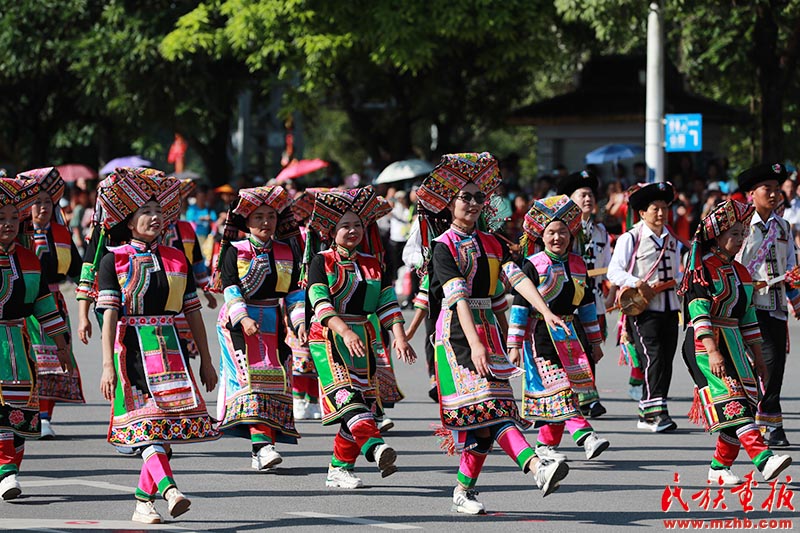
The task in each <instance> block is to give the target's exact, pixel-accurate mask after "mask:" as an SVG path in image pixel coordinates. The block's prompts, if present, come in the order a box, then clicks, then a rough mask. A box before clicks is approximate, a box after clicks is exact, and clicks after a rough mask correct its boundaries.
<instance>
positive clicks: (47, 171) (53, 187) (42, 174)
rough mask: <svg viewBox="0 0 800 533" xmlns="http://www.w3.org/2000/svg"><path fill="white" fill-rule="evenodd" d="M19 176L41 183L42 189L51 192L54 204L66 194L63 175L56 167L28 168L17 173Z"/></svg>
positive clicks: (19, 177)
mask: <svg viewBox="0 0 800 533" xmlns="http://www.w3.org/2000/svg"><path fill="white" fill-rule="evenodd" d="M17 178H18V179H21V180H34V181H36V183H38V184H39V188H40V191H44V192H46V193H47V194H49V195H50V198H52V199H53V203H54V204H57V203H58V201H59V200H61V197H62V196H64V186H65V185H64V178H62V177H61V174H60V173H59V172H58V169H57V168H56V167H44V168H35V169H33V170H26V171H25V172H20V173H19V174H17Z"/></svg>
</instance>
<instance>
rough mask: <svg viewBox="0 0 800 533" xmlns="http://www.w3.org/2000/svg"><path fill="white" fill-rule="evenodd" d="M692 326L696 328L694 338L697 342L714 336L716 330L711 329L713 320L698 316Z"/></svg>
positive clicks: (693, 320)
mask: <svg viewBox="0 0 800 533" xmlns="http://www.w3.org/2000/svg"><path fill="white" fill-rule="evenodd" d="M692 326H693V327H694V338H695V339H697V340H700V339H702V338H703V337H708V336H711V335H713V334H714V330H713V329H712V327H711V320H710V319H709V318H708V317H705V316H698V317H695V318H693V319H692Z"/></svg>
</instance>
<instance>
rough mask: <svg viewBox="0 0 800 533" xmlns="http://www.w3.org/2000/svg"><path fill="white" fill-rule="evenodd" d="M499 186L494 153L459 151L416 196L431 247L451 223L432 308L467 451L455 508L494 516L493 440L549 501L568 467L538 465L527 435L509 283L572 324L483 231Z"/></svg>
mask: <svg viewBox="0 0 800 533" xmlns="http://www.w3.org/2000/svg"><path fill="white" fill-rule="evenodd" d="M500 183H501V178H500V170H499V168H498V166H497V161H496V160H495V158H494V156H492V155H491V154H489V153H486V152H484V153H481V154H475V153H471V154H451V155H446V156H444V157H443V158H442V161H441V163H439V165H438V166H437V167H436V168H435V169H434V170H433V172H431V174H430V176H429V177H428V178H426V180H425V181H424V182H423V184H422V187H421V188H420V189H419V191H418V193H417V194H418V195H419V202H420V203H421V204H422V206H423V208H424V209H425V212H424V213H423V216H424V219H423V225H424V228H423V229H422V231H423V244H425V242H426V240H427V239H426V237H425V235H426V234H429V232H430V234H433V235H435V234H436V233H440V232H439V231H437V229H444V228H441V227H440V228H434V227H433V226H435V225H437V221H439V222H441V221H447V222H446V223H447V224H448V226H446V227H447V229H446V230H444V231H443V232H441V233H440V234H439V235H438V237H436V238H435V240H433V242H432V250H431V254H432V259H431V263H430V265H429V266H428V273H429V275H430V277H431V278H430V295H431V300H432V301H433V300H436V302H432V304H431V308H440V309H441V312H440V313H439V316H438V318H437V323H436V377H437V381H438V386H439V405H440V413H441V419H442V424H443V425H444V429H445V430H449V431H452V432H453V434H454V439H455V443H456V449H457V450H459V451H461V466H460V468H459V472H458V484H457V485H456V488H455V490H454V492H453V510H455V511H457V512H460V513H467V514H479V513H483V512H485V509H484V506H483V504H482V503H480V502H478V501H477V499H476V498H475V494H476V492H475V484H476V482H477V479H478V475H479V474H480V472H481V468H482V467H483V463H484V461H486V457H487V455H488V453H489V451H490V450H491V448H492V442H493V441H497V443H498V444H499V445H500V447H501V448H502V449H503V451H505V452H506V453H507V454H508V455H509V457H511V458H512V459H513V460H514V461H515V462H516V463H517V465H518V466H519V467H520V469H521V470H522V471H523V472H529V471H535V477H536V484H537V485H538V486H539V487H540V488H541V489H542V491H543V493H544V495H545V496H546V495H547V494H549V493H551V492H553V491H554V490H556V489H557V488H558V482H559V481H560V480H562V479H563V478H564V477H565V476H566V475H567V472H568V471H569V467H568V466H567V465H566V463H558V462H555V461H550V460H543V461H538V460H537V458H536V454H535V453H534V451H533V449H532V448H531V446H530V445H529V444H528V442H527V441H526V440H525V437H524V436H523V435H522V432H521V431H520V430H521V429H526V428H528V427H530V422H527V421H525V420H523V419H522V418H521V417H520V414H519V411H518V409H517V404H516V401H515V399H514V391H513V390H512V389H511V384H510V383H509V381H508V380H509V379H510V378H511V377H514V376H516V375H519V373H520V371H519V369H518V368H516V367H515V366H514V365H513V364H511V363H510V362H509V361H508V359H507V357H506V354H505V349H504V348H503V337H504V335H505V334H506V332H505V330H506V321H505V312H506V310H507V309H508V304H507V302H506V288H507V287H508V288H511V287H513V288H516V289H517V290H518V291H519V292H520V294H523V295H524V296H525V297H526V298H528V299H529V300H530V301H531V302H532V303H533V304H534V305H535V307H536V308H537V309H539V310H540V311H541V312H542V314H543V315H544V316H545V320H546V321H547V322H548V323H549V324H551V325H552V326H553V327H556V326H560V327H566V325H565V324H564V323H563V321H562V320H561V319H559V318H558V317H556V316H555V315H554V314H553V313H552V312H551V311H550V310H549V309H548V308H547V304H546V303H545V302H544V300H542V297H541V296H540V295H539V293H538V292H537V290H536V288H535V287H534V286H533V283H531V281H530V280H529V279H528V278H526V277H525V274H523V273H522V271H521V270H520V269H519V267H518V266H517V265H516V264H514V263H513V261H512V260H511V255H510V253H509V251H508V249H507V248H506V247H505V245H504V244H503V243H502V242H500V241H499V240H498V239H497V238H495V237H494V236H493V235H491V234H489V233H484V232H482V231H479V230H478V229H477V228H476V224H477V222H478V218H479V216H480V215H481V211H482V209H483V205H484V203H485V202H486V201H487V196H488V195H490V194H491V193H492V192H494V190H495V189H496V188H497V187H498V186H499V185H500ZM437 215H439V218H438V219H437ZM447 215H450V216H447ZM448 219H449V220H448Z"/></svg>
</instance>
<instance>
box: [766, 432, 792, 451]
mask: <svg viewBox="0 0 800 533" xmlns="http://www.w3.org/2000/svg"><path fill="white" fill-rule="evenodd" d="M764 440H766V441H767V446H769V447H770V448H786V447H787V446H789V439H787V438H786V432H785V431H784V430H783V428H775V429H773V430H771V431H770V432H769V433H767V435H766V438H765V439H764Z"/></svg>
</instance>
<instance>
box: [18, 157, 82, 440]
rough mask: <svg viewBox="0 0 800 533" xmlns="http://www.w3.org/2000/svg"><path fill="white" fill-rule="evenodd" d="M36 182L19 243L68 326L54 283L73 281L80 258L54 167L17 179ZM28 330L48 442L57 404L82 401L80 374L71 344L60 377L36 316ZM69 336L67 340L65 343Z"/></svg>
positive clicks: (53, 350) (53, 347) (64, 305)
mask: <svg viewBox="0 0 800 533" xmlns="http://www.w3.org/2000/svg"><path fill="white" fill-rule="evenodd" d="M17 177H18V178H20V179H23V180H33V181H35V182H36V183H38V184H39V188H40V192H39V195H38V196H37V197H36V198H35V199H34V200H33V204H32V205H31V208H30V209H29V210H26V212H25V214H24V215H25V216H24V218H25V219H26V222H25V223H24V224H23V226H24V229H23V233H22V234H21V235H20V242H21V243H22V244H23V246H25V247H26V248H28V249H30V250H32V251H33V252H34V253H35V254H36V256H37V257H38V258H39V261H41V263H42V274H43V275H44V276H45V277H46V279H47V284H48V287H49V289H50V292H52V293H53V296H54V297H55V299H56V305H57V306H58V311H59V313H61V316H62V317H63V318H64V321H65V322H66V323H67V330H68V331H69V324H70V321H69V316H68V312H67V302H66V301H65V300H64V296H63V295H62V294H61V291H60V290H59V283H61V282H62V281H64V280H65V279H66V278H67V277H69V278H77V277H78V275H79V274H80V271H81V256H80V254H79V253H78V248H77V247H76V246H75V244H74V243H73V242H72V235H71V234H70V232H69V229H68V228H67V227H66V226H65V225H64V224H62V223H60V222H59V219H60V218H61V217H60V208H59V207H57V206H58V200H59V199H60V198H61V197H62V196H63V194H64V180H63V179H62V178H61V175H60V174H59V172H58V170H57V169H56V168H55V167H48V168H37V169H35V170H28V171H25V172H22V173H21V174H19V175H18V176H17ZM27 320H28V331H29V333H30V335H31V342H32V343H33V350H34V352H35V353H36V363H37V364H36V367H37V372H38V374H39V419H40V420H41V422H42V438H53V437H55V435H56V434H55V432H54V431H53V428H52V427H51V425H50V419H51V417H52V416H53V408H54V407H55V403H56V402H69V403H84V399H83V386H82V384H81V374H80V371H79V370H78V364H77V361H75V355H74V354H73V353H72V343H71V342H69V341H68V343H67V349H68V352H69V356H70V357H71V358H72V365H71V366H72V371H71V372H69V373H65V372H64V371H63V370H62V369H61V364H60V362H59V360H58V356H57V355H56V351H57V346H56V344H55V342H54V341H53V339H52V338H50V337H49V336H48V335H47V333H46V332H45V331H44V329H43V328H42V325H41V324H40V323H39V321H38V320H37V319H36V317H34V316H31V317H28V319H27ZM69 338H70V337H68V339H69Z"/></svg>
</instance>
